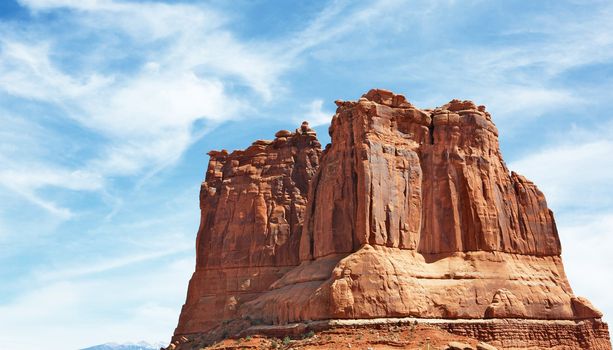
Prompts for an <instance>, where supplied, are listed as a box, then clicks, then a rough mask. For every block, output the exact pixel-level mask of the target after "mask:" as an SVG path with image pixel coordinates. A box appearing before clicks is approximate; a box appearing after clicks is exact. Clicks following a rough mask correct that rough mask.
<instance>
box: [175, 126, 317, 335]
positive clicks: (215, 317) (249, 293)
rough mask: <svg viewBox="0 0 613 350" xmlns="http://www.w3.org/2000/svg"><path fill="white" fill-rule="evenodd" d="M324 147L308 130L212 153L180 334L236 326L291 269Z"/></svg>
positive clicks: (300, 129)
mask: <svg viewBox="0 0 613 350" xmlns="http://www.w3.org/2000/svg"><path fill="white" fill-rule="evenodd" d="M320 153H321V145H320V144H319V142H318V141H317V137H316V135H315V132H314V131H313V130H312V129H310V128H309V127H308V124H306V123H305V124H303V125H302V126H301V127H300V128H299V129H297V130H296V131H295V132H293V133H292V132H289V131H286V130H282V131H279V132H278V133H277V135H276V138H275V139H274V140H273V141H264V140H259V141H256V142H254V143H253V144H252V145H251V146H250V147H248V148H247V149H245V150H244V151H234V152H232V153H228V152H227V151H225V150H222V151H212V152H209V156H210V157H211V159H210V161H209V167H208V169H207V172H206V178H205V181H204V182H203V183H202V185H201V188H200V211H201V216H200V228H199V230H198V236H197V239H196V249H197V254H196V271H195V272H194V275H193V276H192V279H191V280H190V284H189V288H188V294H187V300H186V302H185V305H184V306H183V309H182V311H181V317H180V320H179V325H178V326H177V329H176V333H177V334H184V333H196V332H203V331H207V330H209V329H211V328H213V327H215V326H218V325H219V324H220V323H222V322H223V321H224V320H230V319H233V318H235V317H236V316H237V315H236V312H237V308H238V306H239V305H240V304H242V303H244V302H245V301H248V300H252V299H254V298H255V297H256V296H258V295H259V294H260V293H262V292H263V291H266V290H267V289H268V287H269V286H270V285H271V284H272V283H273V282H274V281H276V280H278V279H279V278H280V277H282V276H283V275H284V274H285V273H286V272H288V271H289V270H290V269H291V268H292V267H294V266H296V265H298V263H299V259H298V254H297V251H298V247H299V244H300V233H301V231H302V222H303V213H304V208H305V206H306V202H307V200H306V195H307V190H308V187H309V182H310V179H311V177H312V176H313V174H314V173H315V170H316V169H317V167H318V165H319V157H320Z"/></svg>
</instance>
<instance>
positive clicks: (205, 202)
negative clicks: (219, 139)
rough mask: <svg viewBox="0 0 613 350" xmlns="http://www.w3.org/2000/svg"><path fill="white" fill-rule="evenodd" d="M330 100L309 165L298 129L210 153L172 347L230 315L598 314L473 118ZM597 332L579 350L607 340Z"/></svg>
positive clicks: (532, 192) (464, 105) (374, 99)
mask: <svg viewBox="0 0 613 350" xmlns="http://www.w3.org/2000/svg"><path fill="white" fill-rule="evenodd" d="M336 103H337V106H338V108H337V111H336V114H335V115H334V117H333V118H332V123H331V126H330V136H331V139H332V142H331V144H330V145H328V147H326V150H325V151H324V152H323V153H322V154H321V155H320V152H319V149H318V146H319V144H318V143H317V141H316V139H315V136H314V133H313V132H311V131H309V129H308V127H307V126H304V125H303V128H302V129H299V130H297V132H296V133H292V134H289V133H288V132H282V133H278V134H277V136H279V137H278V138H277V139H276V140H275V141H272V142H264V141H258V142H256V144H255V145H254V146H252V147H250V148H248V149H247V150H245V151H237V152H234V153H232V154H227V153H212V154H211V161H210V164H209V171H208V173H207V178H206V180H205V183H204V184H203V187H202V192H201V210H202V222H201V227H200V231H199V234H198V243H197V247H198V261H197V267H196V273H195V274H194V277H193V278H192V280H191V282H190V288H189V293H188V298H187V301H186V304H185V306H184V309H183V311H182V314H181V319H180V321H179V326H178V328H177V330H176V333H175V334H176V335H184V334H190V333H198V332H209V331H211V330H213V329H214V328H215V329H220V328H223V321H224V320H225V321H227V322H228V321H231V320H234V319H248V320H258V323H265V324H271V325H275V324H286V323H295V322H310V321H313V320H326V319H374V318H389V317H415V318H422V319H447V320H458V319H460V320H480V319H493V320H497V319H520V320H522V319H526V320H527V319H530V320H567V321H570V322H575V323H576V324H577V325H578V324H579V323H578V322H581V320H598V319H599V318H600V317H601V316H602V314H601V313H600V312H599V311H597V310H596V309H595V308H594V307H593V306H591V304H590V303H589V302H588V301H587V300H585V299H583V298H577V297H576V296H575V295H574V294H573V292H572V290H571V288H570V286H569V283H568V280H567V278H566V276H565V273H564V269H563V266H562V261H561V257H560V253H561V248H560V241H559V238H558V232H557V229H556V225H555V221H554V218H553V214H552V212H551V211H550V210H549V209H548V207H547V204H546V201H545V197H544V195H543V193H542V192H540V191H539V190H538V188H537V187H536V186H535V185H534V184H533V183H532V182H530V181H528V180H527V179H526V178H524V177H522V176H521V175H518V174H515V173H513V172H509V170H508V169H507V168H506V166H505V164H504V161H503V159H502V156H501V153H500V149H499V145H498V130H497V129H496V127H495V126H494V124H493V123H492V120H491V116H490V114H489V113H488V112H487V111H486V110H485V107H483V106H476V105H475V104H474V103H472V102H470V101H459V100H453V101H451V102H449V103H448V104H445V105H443V106H441V107H439V108H436V109H433V110H427V109H425V110H421V109H418V108H416V107H414V106H413V105H411V104H410V103H409V102H408V101H406V99H405V98H404V97H403V96H402V95H396V94H393V93H391V92H389V91H385V90H371V91H369V92H368V93H367V94H365V95H364V96H362V98H360V99H359V100H358V101H356V102H346V101H337V102H336ZM280 138H281V139H283V138H285V139H284V140H283V142H285V143H283V144H282V146H281V145H280V144H279V141H278V140H279V139H280ZM280 159H284V160H281V161H279V160H280ZM280 164H282V165H280ZM271 168H274V169H276V170H274V171H272V173H274V174H275V175H274V176H268V175H267V174H269V171H270V169H271ZM280 183H283V184H284V185H283V186H276V187H275V185H274V184H280ZM280 188H282V190H278V189H280ZM307 192H308V195H307ZM236 212H238V213H239V215H236ZM280 218H282V219H280ZM543 322H545V321H543ZM543 324H544V326H543V327H545V328H547V325H546V324H545V323H543ZM586 324H587V325H588V326H585V325H583V326H582V327H588V328H589V325H590V324H592V323H589V322H588V323H586ZM597 324H599V325H604V326H599V327H601V328H599V331H598V332H595V333H594V334H598V335H597V336H596V335H594V337H597V338H598V339H599V340H598V341H594V342H592V343H593V344H603V343H606V344H608V338H607V337H608V336H607V337H604V336H603V334H608V333H607V331H606V324H602V323H598V322H597ZM216 327H217V328H216ZM577 327H579V326H577ZM602 327H604V332H603V331H602V329H603V328H602ZM571 328H572V327H571ZM484 331H486V330H485V329H484ZM554 333H555V331H554ZM567 333H569V332H567ZM570 333H572V332H570ZM584 333H585V332H584ZM584 333H581V334H584ZM587 334H588V335H589V334H591V333H589V332H588V333H587ZM484 337H485V336H484ZM496 337H499V339H498V340H500V342H501V344H503V343H504V342H502V340H504V339H503V338H504V334H502V333H496ZM501 337H502V338H501ZM588 337H589V336H588ZM603 337H604V338H603ZM535 339H536V338H535ZM603 339H604V340H603ZM489 340H492V339H489ZM493 340H496V339H493ZM584 343H585V342H584ZM587 343H589V341H588V342H587ZM592 343H589V344H592ZM593 348H599V349H600V348H602V349H605V348H610V347H602V346H601V345H596V346H594V347H593Z"/></svg>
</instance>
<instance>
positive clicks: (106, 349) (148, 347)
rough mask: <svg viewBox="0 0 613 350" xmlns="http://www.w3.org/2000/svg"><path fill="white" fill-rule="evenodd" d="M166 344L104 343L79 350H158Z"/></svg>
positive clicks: (142, 342)
mask: <svg viewBox="0 0 613 350" xmlns="http://www.w3.org/2000/svg"><path fill="white" fill-rule="evenodd" d="M166 345H168V344H165V343H162V342H159V343H155V344H150V343H147V342H144V341H141V342H138V343H123V344H118V343H105V344H100V345H94V346H91V347H89V348H85V349H81V350H160V348H162V347H165V346H166Z"/></svg>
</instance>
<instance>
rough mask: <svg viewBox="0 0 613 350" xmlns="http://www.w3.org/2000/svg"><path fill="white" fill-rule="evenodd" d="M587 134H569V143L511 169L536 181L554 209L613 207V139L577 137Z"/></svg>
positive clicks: (529, 157)
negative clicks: (611, 157)
mask: <svg viewBox="0 0 613 350" xmlns="http://www.w3.org/2000/svg"><path fill="white" fill-rule="evenodd" d="M586 132H587V131H581V130H580V129H579V130H574V131H569V132H567V133H566V134H565V136H564V138H565V141H564V142H561V143H559V144H556V145H550V146H546V147H545V148H544V149H541V150H537V151H534V152H532V153H530V154H528V155H526V156H525V157H523V158H520V159H518V160H515V161H513V162H512V163H511V164H510V165H509V167H510V168H511V169H513V170H515V171H517V172H519V173H521V174H523V175H526V176H527V177H528V178H529V179H531V180H532V181H534V182H535V183H536V184H537V185H538V186H539V188H540V189H541V190H542V191H543V192H544V193H545V194H546V196H547V201H548V203H549V205H550V207H552V208H554V209H558V208H559V209H560V210H564V209H576V210H581V208H585V209H583V210H593V209H595V208H605V207H607V206H611V205H613V201H612V200H611V196H612V195H613V191H612V190H611V187H610V184H611V182H612V181H613V163H612V162H610V161H608V159H610V156H611V154H613V138H611V137H610V136H608V135H607V134H604V135H599V134H598V132H595V131H594V132H591V133H590V137H589V138H582V137H576V136H574V135H584V134H585V133H586Z"/></svg>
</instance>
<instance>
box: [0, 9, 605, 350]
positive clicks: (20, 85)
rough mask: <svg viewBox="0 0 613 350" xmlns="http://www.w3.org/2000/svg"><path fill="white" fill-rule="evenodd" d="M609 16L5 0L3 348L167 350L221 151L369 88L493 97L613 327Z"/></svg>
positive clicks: (504, 142) (489, 100) (571, 260)
mask: <svg viewBox="0 0 613 350" xmlns="http://www.w3.org/2000/svg"><path fill="white" fill-rule="evenodd" d="M612 73H613V3H611V2H610V1H589V0H585V1H578V0H575V1H573V0H567V1H559V0H551V1H546V0H544V1H528V0H524V1H496V2H493V1H476V0H475V1H470V0H467V1H453V0H432V1H401V0H380V1H379V0H370V1H363V2H362V1H351V2H350V1H295V2H290V1H282V0H277V1H263V0H249V1H247V0H235V1H221V0H218V1H169V2H167V3H164V2H156V1H140V2H139V1H120V0H19V1H13V0H3V1H2V2H0V125H1V127H0V164H2V166H1V167H0V279H2V280H3V281H5V283H2V284H0V329H1V330H2V331H1V332H0V344H3V346H8V347H12V348H15V349H38V348H41V347H43V346H44V348H46V349H78V348H81V347H85V346H88V345H92V344H97V343H102V342H108V341H118V342H123V341H138V340H147V341H151V342H153V341H165V340H168V339H169V337H170V335H171V333H172V331H173V329H174V326H175V325H176V321H177V318H178V314H179V310H180V306H181V304H182V303H183V301H184V298H185V292H186V287H187V281H188V279H189V276H190V274H191V272H192V271H193V267H194V249H193V248H194V241H195V235H196V230H197V226H198V220H199V217H198V215H199V210H198V189H199V184H200V182H201V181H202V179H203V176H204V175H203V174H204V171H205V169H206V164H207V161H208V157H207V156H206V152H208V151H209V150H211V149H221V148H226V149H238V148H243V147H245V146H247V145H249V144H250V142H251V141H253V140H255V139H261V138H271V137H272V136H273V135H274V132H275V131H277V130H279V129H292V128H295V127H297V126H298V124H299V122H300V121H302V120H304V119H306V120H310V121H311V123H312V124H314V125H317V127H316V130H317V131H318V133H319V135H320V138H321V139H322V141H323V142H322V143H325V142H328V140H329V139H328V137H327V125H326V123H327V122H328V121H329V119H330V116H331V115H332V113H333V111H334V109H335V106H334V104H333V101H334V100H336V99H346V100H347V99H353V100H355V99H357V98H358V97H359V96H360V95H361V94H363V93H364V92H366V91H368V90H369V89H370V88H374V87H379V88H386V89H391V90H393V91H395V92H398V93H403V94H405V95H406V96H407V98H408V99H409V100H410V101H411V102H413V103H414V104H416V105H417V106H420V107H423V108H428V107H435V106H439V105H442V104H444V103H446V102H447V101H449V100H451V99H452V98H460V99H471V100H474V101H475V102H476V103H478V104H485V105H487V107H488V110H489V111H491V112H492V114H493V116H494V121H495V122H496V124H497V126H498V128H499V130H500V132H501V146H502V151H503V154H504V156H505V159H506V161H507V163H508V165H509V167H510V168H511V169H513V170H515V171H517V172H519V173H521V174H523V175H526V176H527V177H529V178H530V179H531V180H533V181H534V182H536V184H537V185H538V186H539V187H540V188H541V189H542V190H543V191H544V192H545V194H546V196H547V198H548V202H549V205H550V207H551V208H552V209H553V210H554V212H555V214H556V220H557V222H558V226H559V231H560V235H561V239H562V246H563V251H564V253H563V257H564V261H565V265H566V272H567V274H568V275H569V278H570V282H571V285H572V287H573V288H574V290H575V292H576V293H577V294H578V295H582V296H586V297H588V298H589V299H590V300H591V301H592V302H593V303H594V304H595V305H596V306H597V307H598V308H600V309H601V310H603V311H604V312H605V315H608V318H607V319H608V320H611V315H612V314H613V299H611V298H610V290H611V289H612V288H613V275H612V274H611V271H612V270H613V255H612V254H611V253H610V252H611V251H612V250H613V199H612V198H613V189H612V188H613V187H611V183H613V160H612V156H611V155H612V154H613V117H612V116H611V112H610V101H612V100H613V89H611V86H613V85H612V82H613V74H612Z"/></svg>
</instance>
